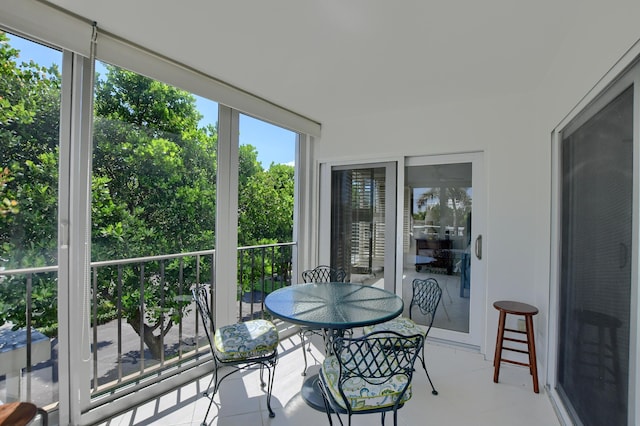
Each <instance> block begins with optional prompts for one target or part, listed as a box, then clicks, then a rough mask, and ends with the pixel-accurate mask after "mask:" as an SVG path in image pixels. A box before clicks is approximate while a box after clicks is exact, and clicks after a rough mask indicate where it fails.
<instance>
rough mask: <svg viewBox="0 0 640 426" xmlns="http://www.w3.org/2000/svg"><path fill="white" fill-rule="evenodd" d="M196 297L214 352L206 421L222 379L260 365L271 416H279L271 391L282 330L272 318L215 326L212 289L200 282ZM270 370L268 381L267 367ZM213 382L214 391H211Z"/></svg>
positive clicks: (194, 296)
mask: <svg viewBox="0 0 640 426" xmlns="http://www.w3.org/2000/svg"><path fill="white" fill-rule="evenodd" d="M192 293H193V298H194V300H195V302H196V305H197V306H198V312H199V313H200V317H201V318H202V323H203V325H204V330H205V333H206V335H207V340H208V341H209V346H210V348H211V353H212V355H213V357H212V358H213V377H212V378H211V381H210V382H209V386H208V387H207V390H206V391H205V392H203V395H204V396H206V397H207V398H209V399H210V402H209V407H208V408H207V412H206V414H205V416H204V420H203V421H202V425H203V426H206V425H207V417H208V416H209V411H210V410H211V405H212V404H213V398H214V397H215V395H216V393H217V392H218V390H219V389H220V383H222V381H223V380H224V379H225V378H227V377H228V376H230V375H231V374H233V373H236V372H239V371H244V370H250V369H259V370H260V384H261V385H262V387H263V388H264V387H266V390H267V408H268V409H269V417H275V413H274V412H273V410H272V409H271V391H272V389H273V377H274V373H275V367H276V363H277V362H278V343H279V337H278V330H276V327H275V325H273V323H272V322H271V321H267V320H263V319H256V320H251V321H245V322H242V323H237V324H232V325H226V326H223V327H220V328H218V329H216V328H215V322H214V319H213V318H214V317H213V315H212V312H211V298H210V295H209V293H210V290H209V289H208V288H207V287H205V286H198V287H196V288H194V289H193V290H192ZM225 366H228V367H231V371H229V372H225V374H224V375H222V376H220V375H219V373H220V371H219V370H220V368H221V367H225ZM265 369H266V370H267V374H268V377H267V382H266V383H265V381H264V370H265ZM211 385H213V392H209V390H210V389H211Z"/></svg>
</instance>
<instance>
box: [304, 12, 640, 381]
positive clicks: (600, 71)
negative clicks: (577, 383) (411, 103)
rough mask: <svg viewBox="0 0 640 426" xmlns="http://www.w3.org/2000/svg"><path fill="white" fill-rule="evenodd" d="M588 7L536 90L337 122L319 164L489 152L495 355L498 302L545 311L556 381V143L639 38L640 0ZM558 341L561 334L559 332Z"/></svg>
mask: <svg viewBox="0 0 640 426" xmlns="http://www.w3.org/2000/svg"><path fill="white" fill-rule="evenodd" d="M600 3H602V4H597V2H593V4H586V6H585V8H584V10H581V11H577V15H576V18H575V20H574V21H572V22H567V25H568V26H570V27H571V31H569V34H568V36H567V38H566V39H565V40H560V41H559V43H560V44H561V46H560V47H561V49H560V54H559V55H556V56H555V57H550V58H548V62H549V63H548V69H549V72H548V74H547V75H545V76H541V83H537V84H536V87H526V86H527V82H523V87H524V88H526V90H527V91H524V92H523V93H514V94H512V95H510V96H507V97H496V98H484V99H468V100H465V101H462V102H456V103H447V104H442V103H440V104H436V105H430V104H429V100H428V99H425V104H424V106H422V107H418V108H411V109H403V108H402V107H398V106H393V105H386V104H384V103H381V104H380V106H379V109H378V112H374V113H371V114H367V115H357V114H354V115H352V116H348V117H346V116H341V117H332V119H330V120H325V121H324V122H323V129H322V132H323V133H322V140H321V141H319V143H318V144H316V146H315V158H316V159H317V160H318V161H327V160H332V159H337V158H340V159H345V158H353V159H356V158H357V159H360V160H367V159H374V160H379V159H381V158H385V157H389V158H397V156H398V155H432V154H444V153H456V152H468V151H477V150H482V151H484V152H485V157H484V158H485V168H486V171H487V173H486V179H487V229H486V236H485V241H486V246H485V252H484V254H485V262H486V271H487V273H486V282H487V298H486V301H484V304H485V307H486V313H487V318H486V321H487V326H486V334H485V336H484V341H485V348H486V351H485V353H486V356H487V358H489V359H492V358H493V351H494V345H495V334H496V329H497V322H498V321H497V311H496V310H495V309H494V308H493V307H492V303H493V301H495V300H498V299H515V300H520V301H523V302H527V303H531V304H533V305H535V306H537V307H538V309H539V310H540V314H539V315H538V316H537V317H536V318H535V327H536V339H537V342H536V343H537V349H538V361H539V364H541V367H542V368H541V370H540V373H539V376H540V379H541V380H542V383H544V380H545V377H546V368H545V367H546V364H547V362H546V353H547V347H548V339H549V338H550V337H549V335H548V332H547V322H548V315H547V313H548V309H549V306H548V305H549V291H550V289H549V256H550V248H549V247H550V214H551V211H550V209H551V202H550V195H549V191H550V185H551V142H550V134H551V131H552V130H553V129H554V127H555V126H556V125H557V124H558V123H559V122H560V120H562V119H563V117H564V116H565V115H567V114H568V113H569V112H570V110H571V109H572V108H573V106H574V105H576V104H577V103H578V101H579V100H580V99H581V98H582V97H583V96H584V95H586V94H587V92H588V91H589V90H590V89H591V88H592V87H593V86H594V85H595V84H596V83H597V81H598V80H599V79H600V78H601V77H602V76H603V75H604V74H605V73H606V72H607V70H608V69H609V68H611V67H612V66H613V65H614V63H615V62H616V61H617V60H618V59H619V58H620V57H621V56H622V55H623V54H624V52H625V51H627V50H628V49H629V48H630V47H631V46H632V45H633V44H634V43H635V42H636V40H637V39H638V38H640V27H638V26H637V19H638V17H640V2H637V1H634V2H631V1H630V2H623V3H624V4H622V5H620V6H617V7H610V6H609V5H608V4H606V2H600ZM551 338H555V336H554V335H552V337H551Z"/></svg>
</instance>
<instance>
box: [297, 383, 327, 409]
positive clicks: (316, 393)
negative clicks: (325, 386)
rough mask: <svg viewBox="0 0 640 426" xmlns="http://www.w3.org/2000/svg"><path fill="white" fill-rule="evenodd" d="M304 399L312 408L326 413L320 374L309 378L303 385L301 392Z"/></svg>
mask: <svg viewBox="0 0 640 426" xmlns="http://www.w3.org/2000/svg"><path fill="white" fill-rule="evenodd" d="M300 394H301V395H302V399H304V401H305V402H306V403H307V404H308V405H309V406H310V407H311V408H314V409H316V410H318V411H322V412H323V413H324V412H325V407H324V398H323V397H322V391H321V390H320V377H319V375H318V374H314V375H312V376H309V377H308V378H307V379H306V380H305V381H304V383H303V384H302V390H301V391H300Z"/></svg>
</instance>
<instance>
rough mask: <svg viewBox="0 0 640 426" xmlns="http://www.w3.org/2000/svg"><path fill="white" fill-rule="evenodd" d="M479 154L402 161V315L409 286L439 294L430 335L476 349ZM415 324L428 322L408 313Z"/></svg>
mask: <svg viewBox="0 0 640 426" xmlns="http://www.w3.org/2000/svg"><path fill="white" fill-rule="evenodd" d="M482 175H483V162H482V154H480V153H472V154H458V155H446V156H430V157H411V158H408V159H407V160H406V162H405V172H404V206H403V218H404V220H403V223H404V226H403V235H402V241H403V247H402V249H403V270H402V287H403V298H404V299H405V302H406V303H405V306H406V308H405V310H406V311H407V312H406V314H407V315H408V306H409V301H410V300H411V289H412V281H413V280H414V279H416V278H419V279H425V278H434V279H436V281H437V282H438V284H439V285H440V287H441V288H442V290H443V296H442V300H441V302H440V305H439V307H438V311H437V312H436V316H435V319H434V323H433V326H434V330H433V331H432V335H433V336H435V337H439V338H442V339H446V340H450V341H455V342H458V343H464V344H468V345H471V346H476V347H480V345H481V341H482V330H483V323H484V321H483V318H484V304H483V303H484V302H483V301H484V282H483V277H484V273H483V272H482V270H481V269H482V268H483V267H484V266H483V262H482V234H483V231H482V229H483V226H484V225H483V221H484V219H483V209H482V205H483V195H482V194H483V192H484V191H483V188H482V182H483V177H482ZM413 314H414V319H417V321H418V322H421V321H424V322H425V323H426V321H427V320H428V319H429V318H426V317H424V318H423V317H421V314H420V312H414V313H413Z"/></svg>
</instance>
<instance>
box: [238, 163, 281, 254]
mask: <svg viewBox="0 0 640 426" xmlns="http://www.w3.org/2000/svg"><path fill="white" fill-rule="evenodd" d="M293 177H294V169H293V167H292V166H287V165H285V164H272V165H271V167H270V168H269V170H265V171H261V172H258V173H256V174H254V175H252V176H250V177H249V178H248V179H247V183H246V184H245V185H244V187H242V188H241V189H240V196H239V212H238V227H239V229H240V231H239V236H238V243H239V244H240V245H243V246H248V245H254V244H267V243H277V242H289V241H291V240H292V232H293V183H294V179H293Z"/></svg>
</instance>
